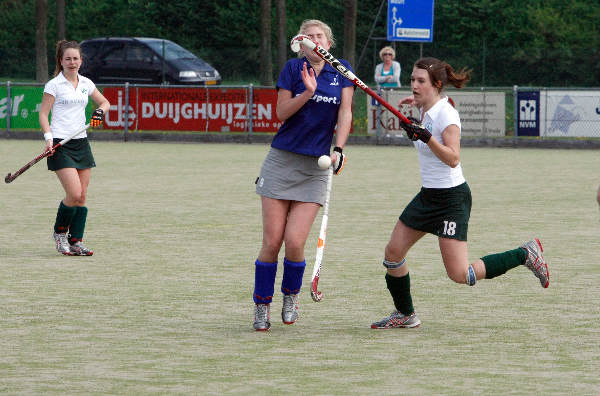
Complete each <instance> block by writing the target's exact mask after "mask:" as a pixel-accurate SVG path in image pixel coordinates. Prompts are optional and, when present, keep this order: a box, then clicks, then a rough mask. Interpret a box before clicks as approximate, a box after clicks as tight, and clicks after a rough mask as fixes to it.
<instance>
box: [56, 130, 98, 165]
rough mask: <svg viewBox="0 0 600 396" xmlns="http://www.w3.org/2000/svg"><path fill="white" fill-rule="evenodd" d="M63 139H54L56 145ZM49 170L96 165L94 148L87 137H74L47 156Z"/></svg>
mask: <svg viewBox="0 0 600 396" xmlns="http://www.w3.org/2000/svg"><path fill="white" fill-rule="evenodd" d="M61 140H62V139H54V144H55V145H56V144H57V143H59V142H60V141H61ZM47 163H48V170H51V171H56V170H59V169H63V168H76V169H89V168H94V167H95V166H96V162H95V161H94V156H93V155H92V148H91V147H90V143H89V142H88V139H87V138H83V139H73V140H70V141H68V142H67V143H66V144H65V145H64V146H61V147H59V148H58V149H57V150H56V151H55V152H54V155H52V156H50V157H47Z"/></svg>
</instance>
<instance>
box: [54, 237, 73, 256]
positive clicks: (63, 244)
mask: <svg viewBox="0 0 600 396" xmlns="http://www.w3.org/2000/svg"><path fill="white" fill-rule="evenodd" d="M52 236H53V237H54V242H56V250H58V252H59V253H62V254H64V255H65V256H72V255H73V252H72V251H71V246H70V245H69V240H68V238H67V233H66V232H64V233H61V234H58V233H56V232H54V233H53V234H52Z"/></svg>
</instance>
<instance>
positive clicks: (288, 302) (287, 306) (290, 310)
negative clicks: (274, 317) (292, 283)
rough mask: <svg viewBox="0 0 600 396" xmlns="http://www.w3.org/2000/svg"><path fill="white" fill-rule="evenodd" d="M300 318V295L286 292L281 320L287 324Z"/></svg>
mask: <svg viewBox="0 0 600 396" xmlns="http://www.w3.org/2000/svg"><path fill="white" fill-rule="evenodd" d="M296 319H298V295H297V294H284V295H283V307H282V308H281V320H283V323H285V324H288V325H290V324H293V323H294V322H295V321H296Z"/></svg>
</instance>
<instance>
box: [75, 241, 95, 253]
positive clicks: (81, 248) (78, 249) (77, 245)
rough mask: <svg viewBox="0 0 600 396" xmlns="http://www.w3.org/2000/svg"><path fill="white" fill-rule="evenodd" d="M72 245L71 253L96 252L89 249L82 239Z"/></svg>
mask: <svg viewBox="0 0 600 396" xmlns="http://www.w3.org/2000/svg"><path fill="white" fill-rule="evenodd" d="M70 247H71V253H72V254H73V255H74V256H91V255H93V254H94V252H93V251H92V250H90V249H88V248H87V247H85V245H84V244H83V243H81V241H77V242H75V243H74V244H72V245H71V246H70Z"/></svg>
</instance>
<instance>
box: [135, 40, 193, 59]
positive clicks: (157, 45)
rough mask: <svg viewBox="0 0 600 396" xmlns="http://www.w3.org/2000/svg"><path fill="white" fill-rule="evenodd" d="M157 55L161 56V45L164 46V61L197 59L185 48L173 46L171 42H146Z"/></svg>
mask: <svg viewBox="0 0 600 396" xmlns="http://www.w3.org/2000/svg"><path fill="white" fill-rule="evenodd" d="M146 43H147V44H148V45H149V46H150V47H151V48H152V49H153V50H154V51H156V53H157V54H160V55H162V53H163V43H164V45H165V59H166V60H173V59H198V57H197V56H196V55H194V54H192V53H191V52H190V51H188V50H186V49H185V48H183V47H181V46H179V45H177V44H175V43H174V42H172V41H168V40H156V41H148V42H146Z"/></svg>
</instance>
